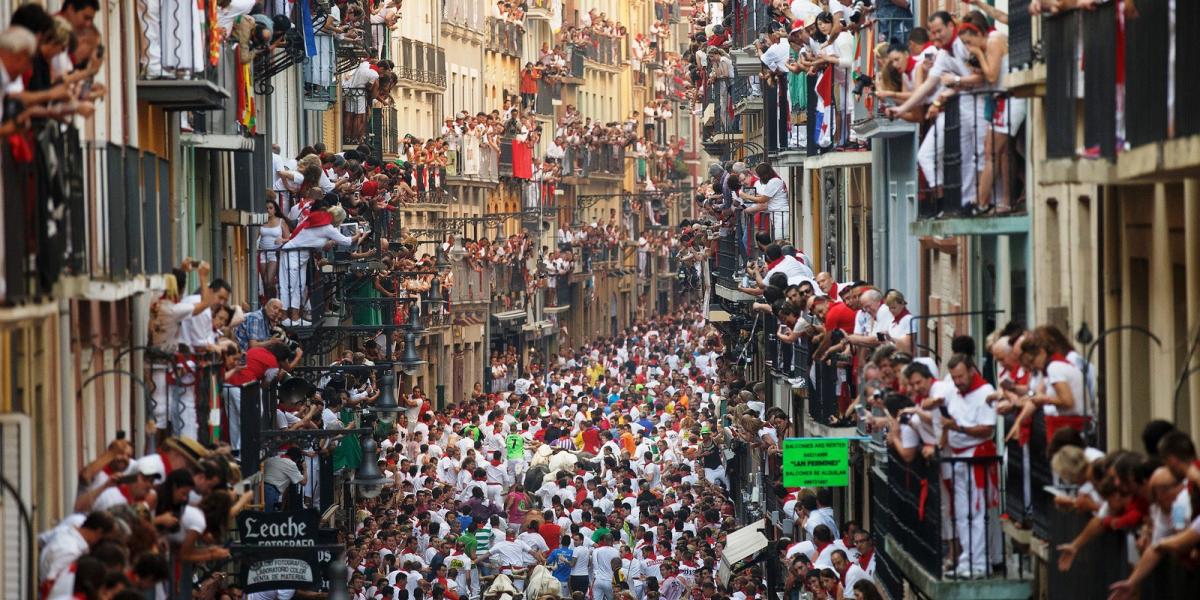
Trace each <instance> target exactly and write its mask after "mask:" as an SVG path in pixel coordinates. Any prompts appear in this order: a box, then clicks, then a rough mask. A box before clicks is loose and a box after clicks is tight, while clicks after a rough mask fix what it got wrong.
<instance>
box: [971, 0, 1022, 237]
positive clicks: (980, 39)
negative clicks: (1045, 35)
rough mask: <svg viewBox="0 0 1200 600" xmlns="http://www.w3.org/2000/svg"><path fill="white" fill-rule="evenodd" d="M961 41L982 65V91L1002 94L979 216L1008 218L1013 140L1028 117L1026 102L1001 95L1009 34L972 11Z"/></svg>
mask: <svg viewBox="0 0 1200 600" xmlns="http://www.w3.org/2000/svg"><path fill="white" fill-rule="evenodd" d="M981 6H983V5H981ZM959 37H960V38H961V39H962V41H963V43H964V44H965V45H966V47H967V50H968V51H969V52H970V53H971V56H972V57H974V59H975V60H976V61H977V62H978V63H979V65H980V72H981V76H982V79H983V82H982V87H984V88H985V89H991V90H995V91H996V92H998V93H997V94H996V96H995V108H994V109H993V112H992V119H991V122H990V123H989V124H988V129H987V133H986V134H985V137H984V140H983V167H982V169H981V171H980V173H979V193H978V196H977V198H976V212H978V213H987V212H991V211H992V210H995V211H996V213H997V214H1007V213H1009V212H1012V200H1013V199H1012V198H1010V197H1009V193H1010V191H1011V190H1010V188H1009V185H1008V184H1009V181H1010V179H1009V178H1010V169H1009V152H1008V147H1009V138H1010V137H1012V136H1013V135H1015V134H1016V133H1017V131H1018V130H1019V129H1020V128H1021V125H1022V124H1023V123H1024V121H1025V113H1026V104H1025V100H1024V99H1023V98H1013V97H1011V96H1008V95H1005V94H1003V93H1000V92H1003V91H1004V75H1005V74H1006V73H1008V34H1007V33H1003V32H1000V31H997V30H994V29H992V28H991V24H990V23H988V21H987V18H986V17H984V16H983V13H981V12H979V11H971V12H969V13H967V16H966V17H965V18H964V20H963V24H962V25H961V26H960V27H959ZM997 175H999V177H998V178H997ZM993 197H995V200H996V202H995V206H993V203H992V199H993Z"/></svg>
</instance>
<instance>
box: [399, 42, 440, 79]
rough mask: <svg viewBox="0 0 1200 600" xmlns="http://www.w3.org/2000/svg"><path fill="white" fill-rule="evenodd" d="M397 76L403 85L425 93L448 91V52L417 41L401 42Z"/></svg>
mask: <svg viewBox="0 0 1200 600" xmlns="http://www.w3.org/2000/svg"><path fill="white" fill-rule="evenodd" d="M396 75H397V76H398V77H399V78H400V82H401V85H406V86H407V87H412V88H415V89H422V90H425V91H432V92H442V91H445V90H446V50H445V49H444V48H441V47H438V46H434V45H433V44H426V43H425V42H419V41H417V40H411V39H408V38H403V39H401V40H400V56H399V60H398V61H397V62H396Z"/></svg>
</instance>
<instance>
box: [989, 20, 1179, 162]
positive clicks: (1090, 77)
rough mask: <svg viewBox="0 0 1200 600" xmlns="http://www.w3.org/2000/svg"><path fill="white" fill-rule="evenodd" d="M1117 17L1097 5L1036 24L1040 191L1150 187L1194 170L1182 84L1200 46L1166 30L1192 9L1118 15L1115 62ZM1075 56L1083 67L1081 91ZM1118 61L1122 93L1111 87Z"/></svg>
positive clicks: (1115, 86) (1117, 88)
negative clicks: (1073, 185) (1050, 186)
mask: <svg viewBox="0 0 1200 600" xmlns="http://www.w3.org/2000/svg"><path fill="white" fill-rule="evenodd" d="M1117 10H1118V6H1117V5H1116V4H1113V3H1105V4H1102V5H1099V6H1097V7H1095V9H1094V10H1086V11H1084V10H1075V11H1068V12H1064V13H1060V14H1057V15H1054V16H1047V17H1043V18H1042V25H1043V26H1042V47H1043V54H1044V56H1045V63H1046V64H1045V72H1046V77H1045V84H1044V85H1045V96H1046V100H1045V105H1046V110H1045V114H1046V115H1053V118H1046V120H1045V127H1046V129H1047V133H1046V156H1047V158H1048V159H1049V160H1048V162H1047V169H1046V173H1045V177H1044V179H1045V181H1047V182H1049V183H1058V182H1085V183H1101V184H1104V183H1117V182H1120V181H1150V180H1153V179H1154V178H1155V177H1157V176H1160V175H1163V174H1185V173H1188V172H1190V170H1192V169H1194V168H1196V167H1200V158H1198V157H1200V154H1198V153H1197V148H1198V147H1200V139H1197V137H1196V136H1197V135H1200V116H1198V115H1196V114H1195V112H1196V111H1194V110H1191V108H1192V107H1194V106H1196V103H1197V102H1198V101H1200V85H1196V84H1195V83H1194V77H1193V76H1192V74H1193V73H1194V72H1195V70H1196V66H1197V65H1200V40H1198V39H1197V38H1196V36H1191V35H1171V34H1170V28H1171V26H1172V25H1171V23H1172V22H1190V21H1187V20H1188V19H1192V20H1194V19H1196V18H1198V17H1200V7H1198V6H1197V5H1196V3H1191V2H1185V3H1173V2H1169V0H1147V2H1145V3H1139V4H1138V6H1137V15H1136V16H1128V15H1127V16H1126V17H1125V32H1124V33H1125V40H1126V44H1125V46H1124V49H1125V55H1124V56H1120V55H1119V50H1120V47H1121V46H1120V45H1119V44H1118V39H1119V38H1118V36H1119V31H1118V27H1119V25H1118V15H1117ZM1172 11H1174V14H1172ZM1180 19H1184V20H1185V21H1180ZM1172 41H1173V42H1174V47H1172ZM1080 55H1082V57H1083V60H1084V62H1085V64H1086V65H1087V69H1085V70H1084V80H1083V88H1082V89H1079V87H1078V84H1077V73H1078V65H1077V62H1078V59H1077V58H1076V57H1078V56H1080ZM1172 55H1173V56H1174V57H1175V58H1174V61H1173V62H1172V60H1171V56H1172ZM1010 60H1011V59H1010ZM1122 62H1123V64H1124V65H1125V66H1126V72H1127V77H1126V82H1125V85H1124V88H1123V89H1121V88H1119V87H1118V86H1117V83H1116V73H1117V70H1118V68H1119V66H1120V65H1121V64H1122ZM1172 64H1173V65H1174V71H1172V70H1171V65H1172ZM1172 87H1174V96H1173V97H1172V96H1171V88H1172ZM1122 93H1123V94H1124V102H1123V103H1122V102H1121V101H1120V100H1121V94H1122ZM1080 112H1082V118H1080V117H1079V116H1078V115H1079V113H1080ZM1122 124H1123V127H1122ZM1080 126H1082V131H1080V130H1079V128H1080Z"/></svg>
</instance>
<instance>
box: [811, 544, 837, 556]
mask: <svg viewBox="0 0 1200 600" xmlns="http://www.w3.org/2000/svg"><path fill="white" fill-rule="evenodd" d="M831 545H833V542H826V543H824V544H819V545H817V554H816V556H817V557H819V556H821V553H822V552H824V551H825V549H826V548H828V547H829V546H831ZM816 559H817V558H816V557H813V560H816Z"/></svg>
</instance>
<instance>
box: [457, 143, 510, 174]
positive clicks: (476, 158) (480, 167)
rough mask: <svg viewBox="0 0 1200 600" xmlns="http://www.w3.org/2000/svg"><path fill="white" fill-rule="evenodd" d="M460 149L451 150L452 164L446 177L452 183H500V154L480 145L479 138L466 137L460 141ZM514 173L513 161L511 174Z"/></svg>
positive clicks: (489, 147)
mask: <svg viewBox="0 0 1200 600" xmlns="http://www.w3.org/2000/svg"><path fill="white" fill-rule="evenodd" d="M459 145H460V149H457V150H450V151H449V154H450V164H449V165H447V167H446V176H447V178H449V181H450V182H451V183H455V182H478V183H496V182H498V181H500V153H499V152H497V151H496V150H494V149H492V147H491V146H488V145H486V144H485V145H480V142H479V138H474V137H470V136H464V137H463V138H462V139H461V140H460V141H459ZM511 172H512V164H511V161H510V163H509V173H511Z"/></svg>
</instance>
